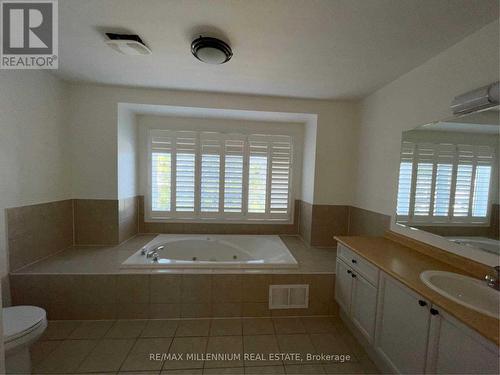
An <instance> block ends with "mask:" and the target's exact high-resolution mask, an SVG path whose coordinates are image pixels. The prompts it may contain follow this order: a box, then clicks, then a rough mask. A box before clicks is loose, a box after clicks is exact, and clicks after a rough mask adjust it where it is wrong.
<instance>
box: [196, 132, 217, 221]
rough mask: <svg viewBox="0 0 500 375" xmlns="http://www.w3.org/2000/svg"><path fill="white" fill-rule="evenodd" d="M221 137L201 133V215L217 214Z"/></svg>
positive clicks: (214, 134) (215, 134)
mask: <svg viewBox="0 0 500 375" xmlns="http://www.w3.org/2000/svg"><path fill="white" fill-rule="evenodd" d="M221 143H222V142H221V137H220V135H219V134H218V133H202V134H201V136H200V144H201V172H200V174H201V176H200V178H201V182H200V211H201V213H202V214H203V213H218V212H219V208H220V186H221V152H222V144H221Z"/></svg>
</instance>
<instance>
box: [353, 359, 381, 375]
mask: <svg viewBox="0 0 500 375" xmlns="http://www.w3.org/2000/svg"><path fill="white" fill-rule="evenodd" d="M358 358H359V363H360V365H361V368H362V369H363V371H364V372H365V373H367V374H380V370H379V369H378V367H377V366H376V365H375V363H373V361H372V360H371V359H370V358H369V357H368V355H363V356H358Z"/></svg>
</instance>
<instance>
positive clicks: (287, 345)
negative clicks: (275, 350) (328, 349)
mask: <svg viewBox="0 0 500 375" xmlns="http://www.w3.org/2000/svg"><path fill="white" fill-rule="evenodd" d="M277 338H278V345H279V348H280V352H281V353H299V354H300V355H301V356H302V361H298V360H295V359H291V360H289V359H285V360H284V361H283V362H284V363H285V365H288V364H300V363H302V364H305V363H306V361H307V359H306V356H307V354H314V353H316V350H315V348H314V346H313V344H312V342H311V339H310V338H309V335H307V334H300V333H299V334H293V335H277Z"/></svg>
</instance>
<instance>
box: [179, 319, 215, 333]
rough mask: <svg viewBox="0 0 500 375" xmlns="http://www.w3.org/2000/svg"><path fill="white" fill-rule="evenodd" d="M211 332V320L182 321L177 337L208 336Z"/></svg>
mask: <svg viewBox="0 0 500 375" xmlns="http://www.w3.org/2000/svg"><path fill="white" fill-rule="evenodd" d="M209 330H210V320H209V319H199V320H181V321H179V326H178V327H177V331H176V332H175V335H176V336H179V337H181V336H208V332H209Z"/></svg>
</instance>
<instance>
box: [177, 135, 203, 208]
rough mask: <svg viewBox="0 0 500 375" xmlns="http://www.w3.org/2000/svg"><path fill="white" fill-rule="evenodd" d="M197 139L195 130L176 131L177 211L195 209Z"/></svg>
mask: <svg viewBox="0 0 500 375" xmlns="http://www.w3.org/2000/svg"><path fill="white" fill-rule="evenodd" d="M197 141H198V140H197V137H196V133H194V132H187V131H186V132H182V131H180V132H176V139H175V151H176V152H175V156H176V163H175V211H177V212H194V210H195V193H196V186H195V180H196V152H197Z"/></svg>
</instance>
